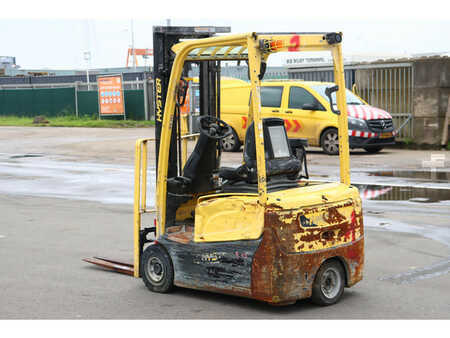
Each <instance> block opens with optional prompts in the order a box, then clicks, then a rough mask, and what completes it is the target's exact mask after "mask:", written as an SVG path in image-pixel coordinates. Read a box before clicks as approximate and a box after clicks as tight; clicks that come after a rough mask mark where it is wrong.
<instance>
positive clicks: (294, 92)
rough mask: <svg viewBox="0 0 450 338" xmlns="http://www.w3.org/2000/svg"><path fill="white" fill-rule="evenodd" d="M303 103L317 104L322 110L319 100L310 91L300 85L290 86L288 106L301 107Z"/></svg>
mask: <svg viewBox="0 0 450 338" xmlns="http://www.w3.org/2000/svg"><path fill="white" fill-rule="evenodd" d="M304 104H312V105H318V106H319V107H320V108H321V109H320V110H324V109H323V106H322V105H321V104H320V102H319V101H318V100H317V99H316V98H315V97H314V96H312V94H311V93H310V92H308V91H307V90H306V89H304V88H301V87H291V90H290V92H289V108H292V109H302V107H303V105H304Z"/></svg>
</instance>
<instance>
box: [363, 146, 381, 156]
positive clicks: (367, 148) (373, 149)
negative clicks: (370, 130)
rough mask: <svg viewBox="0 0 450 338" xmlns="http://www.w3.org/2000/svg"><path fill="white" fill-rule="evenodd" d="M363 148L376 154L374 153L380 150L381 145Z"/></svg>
mask: <svg viewBox="0 0 450 338" xmlns="http://www.w3.org/2000/svg"><path fill="white" fill-rule="evenodd" d="M364 150H365V151H367V152H368V153H371V154H376V153H379V152H380V151H382V150H383V147H382V146H375V147H365V148H364Z"/></svg>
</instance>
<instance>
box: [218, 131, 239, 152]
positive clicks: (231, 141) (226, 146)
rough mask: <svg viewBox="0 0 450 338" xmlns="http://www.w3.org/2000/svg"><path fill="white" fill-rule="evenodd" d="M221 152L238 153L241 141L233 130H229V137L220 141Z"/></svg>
mask: <svg viewBox="0 0 450 338" xmlns="http://www.w3.org/2000/svg"><path fill="white" fill-rule="evenodd" d="M221 144H222V150H223V151H239V150H240V149H241V141H239V137H238V136H237V134H236V132H235V131H234V129H233V128H231V135H228V136H227V137H225V138H223V139H222V140H221Z"/></svg>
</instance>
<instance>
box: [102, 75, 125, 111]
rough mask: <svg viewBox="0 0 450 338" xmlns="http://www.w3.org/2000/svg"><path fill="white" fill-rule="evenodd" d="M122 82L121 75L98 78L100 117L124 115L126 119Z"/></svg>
mask: <svg viewBox="0 0 450 338" xmlns="http://www.w3.org/2000/svg"><path fill="white" fill-rule="evenodd" d="M122 82H123V81H122V76H121V75H109V76H101V77H100V76H99V77H97V86H98V106H99V113H100V116H102V115H123V116H124V118H125V103H124V100H123V87H122Z"/></svg>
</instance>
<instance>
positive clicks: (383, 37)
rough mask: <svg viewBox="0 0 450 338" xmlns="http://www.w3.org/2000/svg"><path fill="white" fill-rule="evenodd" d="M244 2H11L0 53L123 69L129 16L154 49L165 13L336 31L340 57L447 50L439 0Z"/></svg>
mask: <svg viewBox="0 0 450 338" xmlns="http://www.w3.org/2000/svg"><path fill="white" fill-rule="evenodd" d="M244 1H245V0H244ZM244 1H235V0H229V1H224V2H214V1H170V2H169V1H165V2H163V1H160V2H156V1H154V0H152V1H142V2H141V1H137V0H128V1H126V0H122V1H115V0H110V1H104V0H101V1H98V0H97V1H93V0H92V1H85V0H78V1H77V2H76V5H75V2H73V3H72V2H67V6H66V2H61V1H59V2H53V1H35V2H27V1H22V0H16V1H14V3H12V2H11V3H12V4H5V6H4V5H2V11H1V14H0V16H1V17H0V41H1V44H0V55H5V56H15V57H16V58H17V63H18V64H19V65H20V66H21V67H22V68H43V67H57V68H81V69H83V68H84V67H85V61H84V60H83V51H85V50H90V51H91V55H92V60H91V67H122V66H125V61H126V54H127V48H128V47H129V46H130V44H131V19H133V26H134V41H135V47H136V48H152V26H155V25H165V24H166V20H167V19H168V18H169V19H170V20H171V24H172V25H187V26H197V25H216V26H230V27H231V31H232V32H233V33H242V32H250V31H260V32H263V31H268V32H270V31H278V32H279V31H303V32H308V31H310V32H318V31H319V32H323V31H342V32H343V33H344V40H343V47H344V54H365V53H369V54H388V55H392V54H403V53H408V54H410V53H429V52H448V51H450V14H449V11H448V5H447V4H446V2H445V1H435V0H430V1H426V2H421V3H417V4H416V3H415V2H413V1H410V2H403V1H398V3H399V4H397V3H396V2H395V1H384V0H379V1H370V2H368V1H366V2H364V1H328V0H327V1H318V2H317V3H316V4H311V3H308V4H303V2H304V1H300V0H299V1H284V0H273V1H259V2H244ZM253 4H257V6H254V5H253ZM340 4H343V5H342V6H339V5H340ZM272 64H273V65H277V64H281V60H280V59H276V60H275V62H274V63H272Z"/></svg>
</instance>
